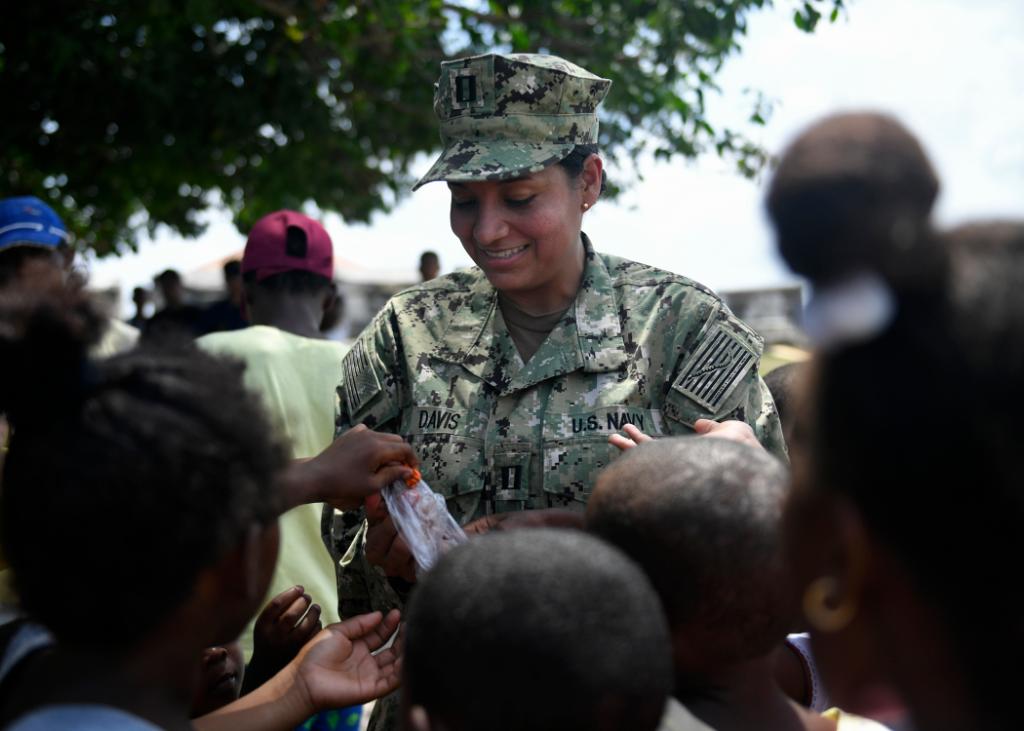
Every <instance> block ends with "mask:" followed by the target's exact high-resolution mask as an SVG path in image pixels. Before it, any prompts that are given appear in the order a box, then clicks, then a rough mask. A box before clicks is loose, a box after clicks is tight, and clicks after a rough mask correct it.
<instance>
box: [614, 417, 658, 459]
mask: <svg viewBox="0 0 1024 731" xmlns="http://www.w3.org/2000/svg"><path fill="white" fill-rule="evenodd" d="M622 431H624V432H626V436H622V435H621V434H612V435H611V436H610V437H608V443H609V444H611V445H612V446H613V447H618V448H619V450H620V451H622V452H625V451H626V450H627V449H632V448H633V447H635V446H636V445H638V444H642V443H644V442H649V441H651V439H653V438H654V437H649V436H647V435H646V434H644V433H643V432H642V431H640V430H639V429H637V428H636V427H635V426H633V425H632V424H626V425H625V426H624V427H622Z"/></svg>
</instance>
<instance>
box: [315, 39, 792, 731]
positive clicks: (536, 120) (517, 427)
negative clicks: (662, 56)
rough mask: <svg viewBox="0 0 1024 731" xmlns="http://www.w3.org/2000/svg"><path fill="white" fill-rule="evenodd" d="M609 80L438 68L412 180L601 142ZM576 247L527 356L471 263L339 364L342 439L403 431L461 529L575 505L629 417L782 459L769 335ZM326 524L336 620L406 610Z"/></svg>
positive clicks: (458, 65)
mask: <svg viewBox="0 0 1024 731" xmlns="http://www.w3.org/2000/svg"><path fill="white" fill-rule="evenodd" d="M466 79H470V80H469V81H467V80H466ZM608 86H609V82H607V81H606V80H604V79H599V78H598V77H595V76H593V75H592V74H589V73H588V72H586V71H584V70H583V69H580V68H579V67H576V66H573V65H572V64H568V63H567V62H565V61H562V60H561V59H553V58H551V57H537V56H522V55H517V56H495V55H491V56H483V57H474V58H470V59H462V60H459V61H455V62H451V63H447V64H443V65H442V74H441V80H440V82H439V86H438V91H437V96H436V101H435V109H436V110H437V112H438V115H439V116H440V117H441V119H442V137H443V139H444V141H445V143H446V148H445V151H444V153H443V154H442V156H441V159H439V160H438V162H437V163H436V164H435V165H434V167H433V168H432V169H431V171H430V172H429V173H428V174H427V175H426V176H425V177H424V178H423V180H421V181H420V183H419V184H420V185H422V184H423V183H426V182H429V181H431V180H481V179H502V178H507V177H517V176H519V175H522V174H524V173H528V172H530V171H533V170H540V169H543V168H545V167H547V166H548V165H550V164H552V163H553V162H557V161H558V160H561V159H562V158H563V157H565V156H566V155H567V154H568V153H569V152H571V151H572V149H573V148H574V147H575V145H576V144H582V143H585V142H590V141H593V140H594V139H596V133H597V117H596V114H595V113H594V110H595V108H596V105H597V103H598V102H599V101H600V99H601V98H603V96H604V94H605V93H606V92H607V89H608ZM474 114H479V115H480V116H479V118H477V117H474V116H473V115H474ZM496 115H497V117H496ZM477 132H478V133H479V134H477ZM478 137H479V139H478ZM581 245H582V246H583V247H584V249H585V258H584V271H583V276H582V280H581V284H580V288H579V291H578V292H577V295H576V299H575V301H574V302H573V304H572V305H571V306H570V307H569V309H568V310H567V311H566V313H565V314H564V315H563V317H562V319H561V321H560V322H559V323H558V324H557V325H556V326H555V328H554V329H553V330H552V331H551V333H550V334H549V335H548V336H547V339H546V340H545V341H544V342H543V343H542V344H541V345H540V347H539V349H538V350H537V351H536V352H535V353H534V355H533V356H532V357H531V358H530V360H529V361H528V362H526V363H523V361H522V358H521V357H520V355H519V352H518V350H517V349H516V346H515V344H514V342H513V340H512V337H511V336H510V334H509V332H508V329H507V328H506V325H505V322H504V319H503V316H502V313H501V309H500V307H499V306H498V304H497V291H496V290H495V289H494V287H493V286H492V285H491V284H490V282H489V281H488V280H487V278H486V277H485V276H484V274H483V273H482V272H481V270H480V269H478V268H473V269H470V270H466V271H462V272H457V273H455V274H451V275H448V276H445V277H440V278H438V279H434V280H432V281H430V282H426V283H424V284H422V285H419V286H417V287H413V288H411V289H408V290H405V291H404V292H401V293H399V294H398V295H396V296H395V297H393V298H392V299H391V300H390V301H389V302H388V304H387V305H386V306H385V307H384V309H383V310H382V311H381V312H380V313H379V314H378V315H377V316H376V318H375V319H374V320H373V322H371V323H370V325H369V326H367V328H366V329H365V330H364V331H363V333H362V334H361V335H360V336H359V339H358V340H357V342H356V344H355V345H354V347H353V348H352V349H351V351H349V353H348V355H347V356H346V357H345V360H344V361H343V375H342V383H341V384H340V386H339V387H338V393H339V396H340V400H341V415H340V419H339V422H338V433H339V434H340V433H342V432H344V431H345V430H346V429H349V428H350V427H352V426H353V425H355V424H360V423H362V424H365V425H366V426H368V427H370V428H373V429H378V430H383V431H388V432H393V433H396V434H401V435H402V436H403V437H405V438H406V439H407V440H408V441H409V442H410V443H411V444H412V445H413V447H414V448H415V450H416V453H417V455H418V456H419V459H420V470H421V472H422V473H423V477H424V479H425V480H426V482H427V483H428V484H429V485H430V486H431V487H432V488H433V489H434V490H436V491H438V492H440V493H442V494H443V495H444V496H445V497H446V498H447V500H448V508H449V510H450V511H451V513H452V514H453V515H454V516H455V517H456V518H457V519H458V520H459V521H461V522H462V523H464V524H465V523H467V522H469V521H471V520H474V519H476V518H479V517H481V516H484V515H488V514H493V513H500V512H508V511H519V510H531V509H540V508H550V507H560V508H570V509H575V510H582V509H583V508H584V506H585V505H586V501H587V498H588V497H589V495H590V491H591V489H592V488H593V485H594V482H595V478H596V476H597V473H598V472H600V471H601V469H603V468H604V467H605V466H606V465H607V464H608V463H609V462H610V461H611V460H612V459H613V458H614V457H615V456H616V454H617V450H616V449H615V448H614V447H612V446H610V445H609V444H608V436H609V435H610V434H613V433H615V432H617V431H619V430H620V429H621V428H622V427H623V426H624V425H626V424H634V425H636V426H637V427H639V428H640V429H641V430H642V431H644V432H646V433H648V434H651V435H653V436H658V435H663V434H686V433H691V432H692V426H693V423H694V421H696V420H697V419H700V418H712V419H718V420H723V419H739V420H741V421H745V422H747V423H748V424H750V425H751V426H752V427H753V428H754V431H755V433H756V434H757V436H758V438H759V439H760V440H761V442H762V443H763V444H764V445H765V446H766V447H767V448H768V449H769V450H771V451H773V452H775V453H776V454H779V455H780V456H781V455H784V452H785V448H784V446H783V443H782V433H781V428H780V425H779V420H778V415H777V414H776V412H775V407H774V404H773V402H772V399H771V396H770V395H769V394H768V391H767V389H766V388H765V386H764V384H763V382H762V381H761V379H760V378H759V377H758V375H757V373H758V371H757V366H758V361H759V359H760V355H761V348H762V342H761V339H760V338H759V337H758V336H757V335H756V334H755V333H754V332H753V331H752V330H750V329H749V328H748V327H747V326H746V325H744V324H743V323H742V322H740V321H739V320H737V319H736V318H735V317H734V316H733V315H732V313H730V312H729V310H728V309H727V308H726V306H725V305H724V304H723V303H722V302H721V300H719V299H718V297H716V296H715V295H714V293H712V292H711V291H710V290H708V289H706V288H704V287H702V286H701V285H699V284H696V283H695V282H692V281H690V280H688V279H686V278H685V277H681V276H678V275H675V274H671V273H668V272H664V271H660V270H657V269H654V268H652V267H649V266H646V265H643V264H637V263H635V262H631V261H627V260H625V259H620V258H617V257H613V256H605V255H601V254H597V253H595V251H594V250H593V248H592V246H591V244H590V241H589V240H588V239H587V237H586V236H585V235H583V236H581ZM325 529H329V530H330V531H331V533H332V535H331V536H330V537H329V542H330V543H332V544H333V546H334V550H335V552H336V555H337V556H338V557H339V558H340V564H339V590H338V591H339V597H340V609H341V611H340V613H341V614H342V616H351V615H353V614H356V613H361V612H366V611H370V610H371V609H382V610H386V609H389V608H391V607H393V606H400V605H401V604H402V601H403V598H402V597H401V596H399V594H398V593H396V591H395V590H394V589H393V587H392V586H391V585H390V584H389V583H388V581H387V579H386V578H385V577H384V575H383V573H382V572H381V571H380V569H379V568H377V567H371V566H369V565H368V564H367V562H366V560H365V556H364V553H363V548H364V543H365V532H366V525H365V522H364V521H363V520H362V516H361V514H360V513H359V512H356V513H353V514H349V515H346V516H345V519H344V521H335V522H334V523H333V524H331V525H329V526H328V525H327V523H326V522H325ZM392 700H393V699H388V700H387V701H385V702H383V703H381V704H379V705H380V708H379V709H378V712H375V717H379V711H384V710H386V714H387V716H388V717H387V718H385V719H383V720H381V722H380V723H374V724H372V725H373V726H374V727H375V728H378V729H380V728H391V727H393V723H394V717H393V716H392V713H393V712H394V703H393V702H389V701H392Z"/></svg>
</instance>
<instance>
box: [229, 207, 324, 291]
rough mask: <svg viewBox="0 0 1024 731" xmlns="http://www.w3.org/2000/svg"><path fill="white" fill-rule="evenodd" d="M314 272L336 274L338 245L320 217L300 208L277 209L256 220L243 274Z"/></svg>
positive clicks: (243, 255)
mask: <svg viewBox="0 0 1024 731" xmlns="http://www.w3.org/2000/svg"><path fill="white" fill-rule="evenodd" d="M296 270H298V271H303V272H312V273H313V274H319V275H320V276H322V277H326V278H327V279H333V277H334V245H333V244H332V243H331V237H330V236H328V235H327V231H326V230H325V229H324V227H323V226H321V225H320V224H319V223H318V222H317V221H314V220H313V219H312V218H310V217H309V216H305V215H303V214H301V213H299V212H298V211H275V212H274V213H268V214H267V215H266V216H264V217H263V218H261V219H260V220H259V221H257V222H256V225H254V226H253V227H252V230H251V231H250V232H249V238H248V239H247V240H246V242H245V252H244V253H243V254H242V274H246V273H248V272H255V274H256V281H257V282H259V281H261V280H264V279H266V278H267V277H270V276H273V275H275V274H281V273H282V272H291V271H296Z"/></svg>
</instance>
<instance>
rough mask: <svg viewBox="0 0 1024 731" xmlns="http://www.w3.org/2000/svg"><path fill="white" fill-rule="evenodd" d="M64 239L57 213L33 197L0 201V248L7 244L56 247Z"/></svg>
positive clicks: (5, 246)
mask: <svg viewBox="0 0 1024 731" xmlns="http://www.w3.org/2000/svg"><path fill="white" fill-rule="evenodd" d="M68 239H69V235H68V228H67V226H65V225H64V222H63V221H62V220H60V216H58V215H57V213H56V211H54V210H53V209H52V208H50V207H49V206H48V205H46V204H45V203H43V202H42V201H41V200H39V199H38V198H36V197H35V196H33V195H26V196H21V197H18V198H4V199H3V200H0V250H2V249H6V248H7V247H9V246H43V247H51V248H56V247H58V246H60V245H61V244H64V243H67V241H68Z"/></svg>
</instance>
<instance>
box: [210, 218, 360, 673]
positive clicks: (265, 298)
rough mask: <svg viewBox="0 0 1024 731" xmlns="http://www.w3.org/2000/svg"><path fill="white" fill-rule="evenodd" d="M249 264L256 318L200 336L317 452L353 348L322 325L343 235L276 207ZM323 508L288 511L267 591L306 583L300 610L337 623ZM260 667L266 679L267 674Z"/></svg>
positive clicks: (307, 450) (248, 652)
mask: <svg viewBox="0 0 1024 731" xmlns="http://www.w3.org/2000/svg"><path fill="white" fill-rule="evenodd" d="M241 271H242V280H243V283H244V297H245V302H246V305H247V308H248V311H249V313H250V315H251V317H252V323H253V324H252V326H251V327H247V328H245V329H244V330H235V331H232V332H221V333H211V334H209V335H204V336H203V337H201V338H199V339H198V340H197V341H196V343H197V344H198V345H199V347H200V348H202V349H203V350H205V351H207V352H209V353H212V354H214V355H217V356H219V357H228V358H234V359H237V360H241V361H242V362H243V363H245V366H246V368H245V375H244V378H245V383H246V385H247V386H248V387H249V388H250V389H251V390H252V391H253V392H255V393H256V394H258V395H259V397H260V400H261V402H262V404H263V406H264V407H265V408H266V410H267V413H268V414H269V415H270V418H271V421H272V423H273V424H274V425H275V427H276V429H277V432H278V434H279V435H280V436H281V437H282V438H283V439H284V441H285V443H286V445H287V446H288V449H289V451H290V453H291V456H292V457H293V458H296V459H303V458H307V457H312V456H314V455H316V454H319V453H320V452H321V451H322V450H323V449H324V448H325V447H327V445H329V444H330V443H331V441H332V440H333V438H334V422H335V418H336V416H337V409H336V401H337V396H336V395H335V390H334V389H335V387H336V385H337V382H338V380H339V379H340V378H341V361H342V358H343V357H344V356H345V353H346V352H347V351H348V348H347V347H346V346H345V345H343V344H341V343H338V342H335V341H333V340H327V339H326V338H324V336H323V334H322V333H321V332H320V326H321V323H322V321H323V317H324V314H325V313H326V312H328V311H329V310H330V309H331V307H332V305H333V302H334V300H335V298H336V295H335V290H334V285H333V282H332V280H331V277H332V275H333V272H334V245H333V243H332V241H331V238H330V236H329V235H328V233H327V231H326V229H324V227H323V226H322V225H320V223H319V222H317V221H314V220H313V219H312V218H309V217H308V216H306V215H303V214H302V213H299V212H297V211H277V212H275V213H271V214H268V215H266V216H264V217H263V218H261V219H260V220H259V221H257V222H256V224H255V225H254V226H253V228H252V230H251V231H250V232H249V236H248V238H247V240H246V243H245V251H244V253H243V254H242V261H241ZM323 508H324V506H323V505H322V504H305V505H300V506H298V507H295V508H293V509H292V510H290V511H288V512H287V513H285V514H284V515H282V516H281V551H280V556H279V558H278V563H277V568H276V570H275V571H274V576H273V578H272V580H271V582H270V587H269V589H268V598H269V597H271V596H274V595H275V594H279V593H281V592H285V591H287V590H288V589H289V587H293V586H295V585H301V586H303V587H305V599H306V602H305V604H304V606H303V607H302V612H303V614H300V615H299V616H303V615H307V616H308V615H312V616H315V617H322V618H323V621H324V622H326V623H331V622H336V621H338V610H337V607H338V601H337V580H336V577H335V569H334V562H333V561H332V559H331V555H330V553H329V552H328V550H327V548H326V546H325V545H324V543H323V540H322V539H321V518H322V512H323ZM310 597H312V600H310ZM307 610H308V611H307ZM253 631H254V623H250V624H249V626H248V627H246V629H245V631H244V632H243V634H242V640H241V642H242V648H243V651H244V653H245V656H246V658H250V657H252V656H253V649H254V644H253ZM296 649H297V648H296ZM252 675H253V678H254V680H255V682H257V683H258V682H262V680H263V679H264V677H263V676H261V675H260V674H259V673H257V672H253V673H252Z"/></svg>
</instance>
